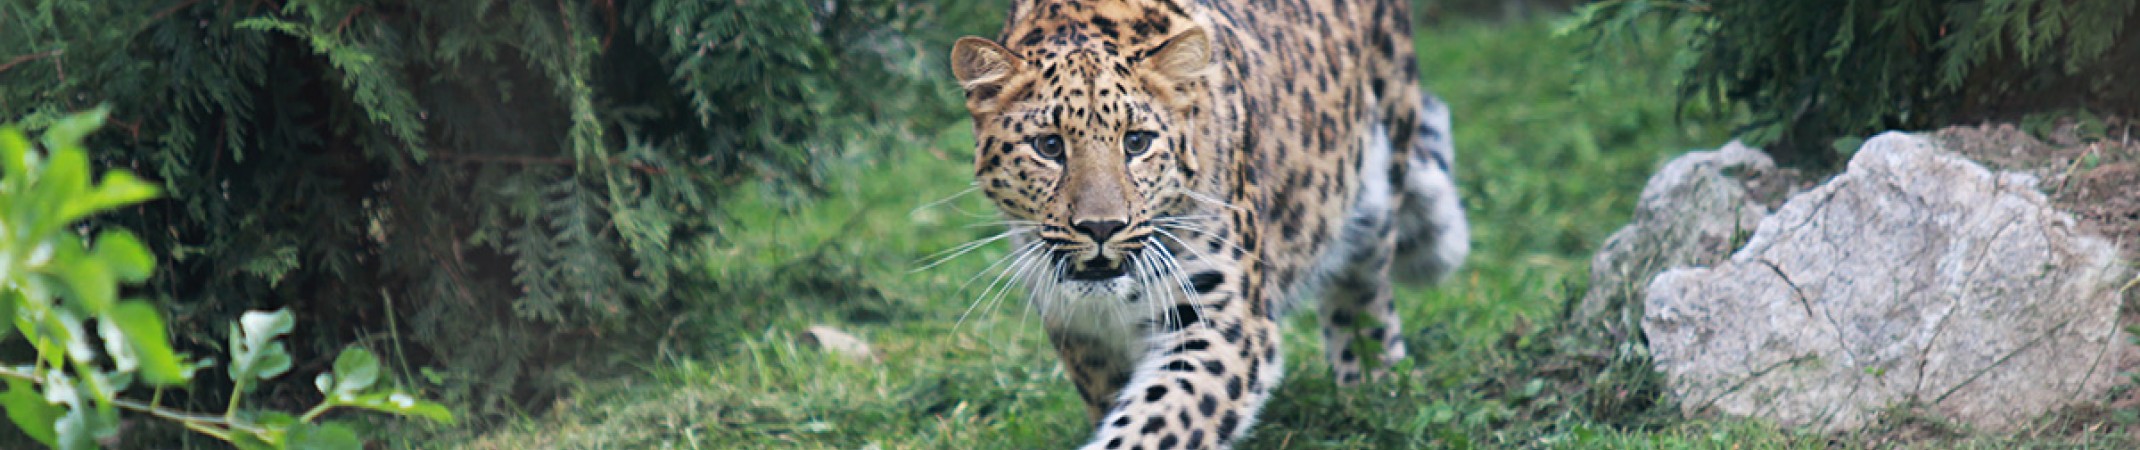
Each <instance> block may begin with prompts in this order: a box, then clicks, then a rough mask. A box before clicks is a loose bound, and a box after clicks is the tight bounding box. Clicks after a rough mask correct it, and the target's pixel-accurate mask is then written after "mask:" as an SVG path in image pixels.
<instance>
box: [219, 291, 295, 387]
mask: <svg viewBox="0 0 2140 450" xmlns="http://www.w3.org/2000/svg"><path fill="white" fill-rule="evenodd" d="M294 326H296V319H294V318H293V317H291V315H290V311H289V310H287V309H279V310H275V312H264V311H247V312H246V313H245V315H244V316H241V317H239V318H238V321H237V322H235V323H232V324H230V349H231V350H230V370H229V373H230V379H231V380H232V381H236V382H239V383H245V382H247V381H250V380H252V379H255V378H258V379H263V380H264V379H268V378H274V377H276V376H279V375H282V373H283V372H284V371H288V370H290V354H289V353H288V352H286V351H285V350H284V347H283V345H282V343H281V342H276V341H275V338H277V337H280V336H282V335H284V334H289V332H290V329H291V328H292V327H294ZM248 386H250V385H248Z"/></svg>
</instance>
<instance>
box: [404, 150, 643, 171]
mask: <svg viewBox="0 0 2140 450" xmlns="http://www.w3.org/2000/svg"><path fill="white" fill-rule="evenodd" d="M430 156H431V158H434V159H444V160H450V161H457V162H476V163H497V164H516V165H523V166H526V165H545V166H570V165H574V164H579V161H578V160H575V159H573V158H571V157H567V156H526V155H477V154H467V153H445V152H431V155H430ZM623 160H624V159H623V158H619V157H610V158H609V159H607V160H605V161H607V162H608V163H610V164H617V163H619V162H622V161H623ZM625 167H628V168H630V169H632V170H633V171H636V172H639V173H643V174H647V175H661V174H665V173H668V172H669V170H668V169H664V168H660V167H654V166H650V165H647V164H646V163H641V162H636V161H635V162H630V163H627V164H625Z"/></svg>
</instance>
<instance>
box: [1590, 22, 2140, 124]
mask: <svg viewBox="0 0 2140 450" xmlns="http://www.w3.org/2000/svg"><path fill="white" fill-rule="evenodd" d="M2136 5H2140V2H2133V1H2130V0H1891V1H1851V0H1804V1H1755V0H1691V1H1665V0H1605V1H1599V2H1596V3H1593V4H1591V5H1589V6H1586V7H1585V8H1583V9H1581V10H1579V11H1580V12H1579V17H1577V18H1576V19H1575V26H1576V27H1578V28H1579V29H1581V30H1585V31H1590V32H1593V33H1594V35H1593V36H1594V37H1595V38H1597V39H1599V42H1607V40H1608V39H1613V38H1614V37H1615V36H1618V37H1634V36H1632V34H1634V30H1637V29H1639V28H1637V27H1634V26H1632V25H1633V24H1634V22H1636V21H1640V20H1646V19H1648V18H1653V17H1655V18H1662V19H1663V20H1668V21H1685V22H1689V23H1691V24H1692V26H1694V27H1695V28H1696V30H1697V32H1696V33H1695V34H1694V36H1693V38H1692V39H1691V42H1689V43H1688V47H1687V48H1688V52H1689V54H1688V55H1687V56H1688V58H1685V61H1686V66H1685V67H1684V70H1685V72H1684V73H1685V80H1684V84H1683V86H1682V90H1681V95H1682V99H1683V100H1684V101H1685V102H1688V103H1706V104H1708V105H1709V106H1715V107H1714V108H1710V109H1711V110H1714V111H1726V112H1729V111H1736V110H1737V108H1738V107H1744V108H1745V110H1747V111H1749V112H1751V118H1752V119H1751V121H1750V122H1749V123H1747V124H1746V125H1747V126H1746V128H1744V131H1745V132H1746V137H1747V138H1749V140H1750V141H1752V142H1754V143H1755V144H1757V145H1767V146H1768V147H1769V148H1770V151H1771V152H1775V153H1778V154H1779V156H1782V157H1784V158H1786V159H1789V160H1794V161H1797V162H1800V163H1811V164H1813V165H1820V164H1826V163H1829V162H1833V161H1834V160H1836V157H1837V156H1839V155H1836V154H1835V153H1833V152H1830V151H1829V149H1830V142H1832V141H1833V140H1835V139H1838V138H1850V137H1864V136H1867V135H1869V134H1871V133H1874V132H1877V131H1880V130H1886V129H1927V128H1932V127H1937V126H1941V125H1947V124H1954V123H1968V122H1973V121H1979V120H2016V119H2020V118H2021V117H2022V116H2024V115H2029V114H2035V113H2045V112H2061V111H2074V110H2085V111H2094V112H2097V113H2105V114H2116V115H2125V116H2131V115H2133V114H2135V113H2140V88H2134V87H2133V84H2132V83H2131V82H2130V80H2129V78H2130V77H2131V76H2132V74H2133V73H2134V71H2133V69H2134V68H2135V67H2140V42H2136V41H2140V40H2136V39H2133V38H2132V37H2131V36H2130V35H2128V34H2127V32H2128V31H2130V29H2132V28H2133V24H2134V23H2135V22H2140V14H2135V12H2136V10H2140V8H2136Z"/></svg>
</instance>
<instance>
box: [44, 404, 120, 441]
mask: <svg viewBox="0 0 2140 450" xmlns="http://www.w3.org/2000/svg"><path fill="white" fill-rule="evenodd" d="M73 395H77V396H83V397H77V398H76V400H75V403H74V404H73V407H71V408H67V411H66V412H65V413H63V414H62V415H61V416H60V418H59V421H58V422H56V423H54V424H53V431H54V432H55V434H57V435H58V438H59V439H58V440H59V445H57V446H55V447H54V448H59V449H63V450H77V449H79V450H90V449H95V448H97V447H98V445H97V439H101V438H106V437H111V436H112V435H113V434H115V433H118V432H119V427H118V424H119V416H118V411H116V410H112V409H109V408H96V407H92V406H90V405H91V400H90V399H88V398H86V396H87V395H88V393H87V392H85V391H81V390H77V391H74V393H73ZM47 396H48V397H49V396H50V394H47Z"/></svg>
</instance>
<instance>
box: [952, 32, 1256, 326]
mask: <svg viewBox="0 0 2140 450" xmlns="http://www.w3.org/2000/svg"><path fill="white" fill-rule="evenodd" d="M1106 13H1107V12H1106V11H1088V12H1087V15H1083V16H1078V17H1067V16H1070V14H1066V13H1064V12H1063V11H1055V13H1054V14H1053V15H1050V14H1049V13H1047V12H1045V11H1041V12H1033V11H1028V12H1027V13H1025V15H1026V16H1028V17H1024V18H1022V19H1014V21H1013V26H1012V27H1011V28H1009V30H1010V31H1008V32H1006V33H1005V34H1004V36H1005V41H1006V42H1008V43H1010V44H1011V45H1010V46H1008V47H1007V46H1005V45H1002V44H998V43H996V42H994V41H990V40H987V39H983V38H979V37H967V38H964V39H960V40H959V41H958V42H957V44H956V45H954V47H953V48H952V51H951V60H952V64H953V65H952V69H953V74H954V75H956V76H957V77H958V81H959V83H960V85H961V86H962V87H964V89H965V93H966V107H967V109H968V110H969V111H970V112H971V113H972V114H973V126H974V137H975V143H976V148H975V150H974V176H975V179H976V186H977V187H979V189H980V190H981V191H982V192H984V193H985V194H986V195H987V196H988V198H989V199H991V200H993V201H994V203H995V204H996V206H997V207H998V208H1000V209H1001V210H1002V211H1003V212H1004V213H1005V214H1006V215H1008V216H1009V217H1010V219H1012V220H1013V221H1014V222H1015V223H1018V224H1022V225H1023V226H1026V227H1030V230H1029V231H1031V232H1032V233H1034V234H1035V236H1034V237H1036V238H1037V239H1033V240H1031V242H1032V244H1029V245H1032V250H1033V253H1036V254H1041V255H1044V256H1043V257H1045V258H1048V259H1047V261H1048V262H1050V263H1051V264H1049V265H1046V266H1043V267H1048V268H1052V269H1053V270H1055V271H1057V272H1058V273H1053V274H1049V273H1039V274H1034V275H1033V276H1034V277H1035V278H1045V279H1047V280H1046V281H1053V282H1057V283H1065V284H1068V285H1070V286H1071V287H1079V286H1083V287H1085V288H1086V290H1088V291H1090V290H1095V289H1101V290H1110V291H1119V289H1115V288H1111V287H1107V286H1121V285H1122V284H1123V283H1125V282H1127V281H1125V280H1123V278H1125V275H1134V274H1138V273H1140V272H1139V271H1140V270H1145V271H1147V272H1149V271H1151V270H1159V269H1163V268H1161V267H1156V266H1150V265H1152V264H1159V262H1156V261H1159V260H1157V259H1153V258H1145V257H1140V256H1139V255H1140V252H1146V251H1150V247H1152V246H1155V245H1157V240H1158V239H1160V238H1161V237H1157V236H1155V234H1163V233H1165V232H1164V231H1162V230H1163V228H1161V227H1159V226H1158V225H1161V224H1164V222H1165V221H1167V220H1173V219H1175V218H1176V217H1175V216H1177V215H1179V214H1183V213H1184V212H1186V211H1191V210H1194V209H1196V206H1195V205H1196V203H1198V202H1199V201H1205V200H1209V198H1208V197H1201V198H1199V197H1198V196H1199V195H1201V194H1196V193H1194V192H1193V191H1191V189H1190V188H1191V184H1192V183H1194V182H1195V180H1196V179H1197V175H1198V173H1199V171H1201V170H1204V167H1201V166H1203V165H1205V164H1208V163H1207V162H1205V161H1204V159H1203V157H1205V156H1208V155H1200V154H1198V152H1199V151H1203V152H1209V151H1211V149H1198V148H1196V144H1194V142H1196V140H1197V136H1198V135H1199V131H1200V130H1199V129H1198V128H1197V127H1198V126H1199V124H1197V123H1196V122H1197V121H1198V120H1197V119H1196V118H1197V117H1199V116H1201V115H1202V112H1201V111H1200V107H1199V106H1198V105H1199V104H1201V103H1204V102H1205V100H1204V97H1206V96H1207V95H1208V94H1207V93H1205V92H1204V90H1203V89H1202V87H1203V86H1205V85H1206V83H1208V81H1207V80H1206V78H1207V77H1209V76H1210V75H1211V74H1210V73H1211V72H1212V71H1213V69H1214V68H1215V64H1214V60H1213V57H1212V55H1213V48H1212V41H1211V39H1210V38H1209V37H1208V36H1207V35H1206V34H1205V33H1204V32H1203V31H1202V29H1200V28H1198V27H1197V26H1195V25H1194V24H1193V23H1192V22H1189V21H1187V20H1173V21H1164V20H1162V21H1158V22H1157V25H1156V26H1155V25H1154V24H1153V23H1131V22H1128V20H1133V19H1126V18H1125V19H1123V21H1117V20H1113V19H1107V18H1106V17H1107V14H1106ZM1121 13H1122V14H1119V16H1121V17H1136V16H1137V15H1138V14H1139V13H1140V11H1139V10H1135V9H1132V10H1128V11H1122V12H1121ZM1142 13H1150V11H1142ZM1014 17H1016V16H1014ZM1095 17H1098V18H1097V19H1096V18H1095ZM1203 109H1208V108H1203ZM1155 222H1158V223H1155ZM1174 239H1179V238H1178V237H1177V238H1174ZM1043 270H1047V269H1043Z"/></svg>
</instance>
